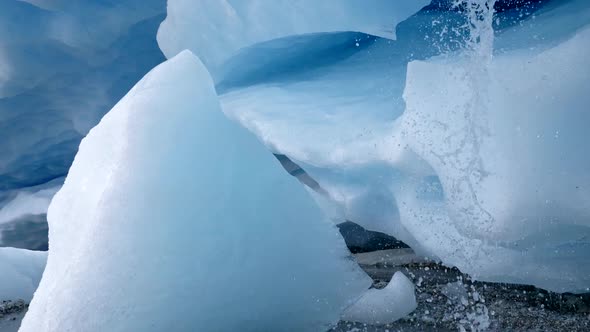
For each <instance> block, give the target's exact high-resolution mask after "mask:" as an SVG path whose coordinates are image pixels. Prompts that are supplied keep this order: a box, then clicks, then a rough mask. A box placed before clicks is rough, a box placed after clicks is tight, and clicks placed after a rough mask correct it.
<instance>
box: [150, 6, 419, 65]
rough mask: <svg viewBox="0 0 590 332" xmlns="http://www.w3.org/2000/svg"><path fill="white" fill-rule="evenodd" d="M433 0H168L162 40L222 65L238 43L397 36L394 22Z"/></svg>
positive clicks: (167, 49) (174, 49)
mask: <svg viewBox="0 0 590 332" xmlns="http://www.w3.org/2000/svg"><path fill="white" fill-rule="evenodd" d="M428 3H429V0H396V1H389V0H377V1H372V2H371V3H370V4H368V3H367V2H366V1H363V0H325V1H316V0H276V1H266V0H250V1H243V0H201V1H199V3H198V4H197V3H195V2H194V1H191V0H169V1H168V8H167V9H168V10H167V17H166V20H165V21H164V22H163V23H162V25H161V26H160V29H159V30H158V44H159V45H160V48H161V49H162V51H163V52H164V54H165V55H166V56H167V57H171V56H174V55H175V54H177V53H178V52H180V51H182V50H184V49H190V50H191V51H193V52H194V53H195V54H197V55H199V57H200V58H201V59H203V62H204V63H205V64H206V65H207V66H208V67H209V68H211V69H215V70H217V69H218V66H219V65H221V64H222V63H223V62H224V61H225V60H227V59H228V58H229V57H230V56H231V55H233V54H234V53H236V51H238V50H239V49H241V48H243V47H247V46H250V45H254V44H257V43H260V42H265V41H268V40H271V39H277V38H281V37H287V36H293V35H301V34H308V33H319V32H339V31H353V32H365V33H370V34H373V35H376V36H383V37H386V38H391V39H395V26H396V25H397V23H399V22H401V21H402V20H404V19H405V18H407V17H408V16H410V15H412V14H414V13H415V12H417V11H418V10H420V8H422V7H424V6H425V5H427V4H428Z"/></svg>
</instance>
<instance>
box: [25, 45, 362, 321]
mask: <svg viewBox="0 0 590 332" xmlns="http://www.w3.org/2000/svg"><path fill="white" fill-rule="evenodd" d="M48 219H49V226H50V229H49V230H50V233H49V239H50V250H49V257H48V262H47V268H46V270H45V272H44V275H43V279H42V281H41V284H40V286H39V288H38V290H37V292H36V293H35V297H34V299H33V301H32V303H31V306H30V309H29V312H28V313H27V315H26V317H25V319H24V321H23V324H22V326H21V329H20V331H21V332H27V331H47V332H51V331H68V330H69V331H88V332H92V331H162V330H167V329H172V330H174V331H195V330H203V331H212V330H216V331H235V330H240V331H260V330H269V331H270V330H272V331H295V330H296V331H318V330H322V329H327V328H329V327H330V325H331V324H334V323H336V322H337V321H338V320H339V318H340V313H341V312H342V311H343V310H344V309H345V308H346V307H348V306H349V305H350V304H352V303H354V302H355V301H356V300H357V299H358V298H359V297H360V296H361V295H362V294H363V293H364V292H365V291H366V290H367V289H368V288H369V286H370V285H371V280H370V278H369V277H368V276H367V275H366V274H365V273H364V272H363V271H362V270H361V269H360V268H359V266H358V265H357V264H356V263H355V262H354V261H353V260H352V259H351V258H350V257H349V255H350V253H349V252H348V250H347V249H346V247H345V245H344V241H343V240H342V238H341V237H340V235H339V234H338V231H337V229H336V227H335V226H334V225H333V224H331V223H330V222H329V221H328V220H327V219H326V218H325V217H324V216H323V214H322V212H321V211H320V209H319V208H318V207H317V206H316V205H315V202H314V201H313V200H312V198H311V197H310V196H309V195H308V194H307V193H306V191H305V190H304V188H303V187H302V186H301V185H300V184H299V183H298V182H297V180H296V179H295V178H293V177H290V176H289V175H288V174H286V173H285V172H284V170H283V169H282V167H281V165H280V163H279V161H278V160H276V159H275V158H274V157H273V156H272V154H271V153H269V152H268V151H267V150H266V149H265V148H264V146H263V145H262V144H260V143H259V142H258V141H257V139H256V138H255V136H254V135H252V134H250V133H248V132H247V131H246V130H245V129H242V128H241V127H240V126H239V125H238V124H234V123H233V122H232V121H230V120H229V119H227V118H226V117H225V116H224V114H223V113H222V112H221V110H220V106H219V103H218V100H217V97H216V95H215V90H214V86H213V82H212V80H211V78H210V77H209V74H208V72H207V70H206V69H205V67H204V66H203V65H202V64H201V63H200V61H199V60H198V58H196V57H195V56H193V55H192V54H191V53H190V52H189V51H185V52H182V53H180V54H178V55H177V56H176V57H174V58H172V59H170V60H168V61H167V62H165V63H163V64H161V65H159V66H158V67H156V68H155V69H153V70H152V71H151V72H149V73H148V74H147V75H146V76H145V77H144V78H143V79H142V80H141V81H139V82H138V83H137V84H136V85H135V86H134V87H133V89H131V91H130V92H129V93H128V94H127V95H126V96H125V97H124V98H123V99H122V100H121V101H120V102H119V103H117V105H116V106H115V107H114V108H113V109H112V110H111V111H110V112H109V113H108V114H107V115H105V117H104V118H103V119H102V120H101V122H100V123H99V124H98V125H97V126H96V127H95V128H93V129H92V130H91V131H90V133H89V134H88V136H86V138H84V140H83V141H82V143H81V145H80V149H79V152H78V154H77V155H76V157H75V160H74V163H73V165H72V168H71V169H70V172H69V174H68V176H67V178H66V180H65V183H64V185H63V187H62V188H61V190H60V191H59V192H58V193H57V195H56V196H55V197H54V199H53V201H52V202H51V205H50V207H49V212H48Z"/></svg>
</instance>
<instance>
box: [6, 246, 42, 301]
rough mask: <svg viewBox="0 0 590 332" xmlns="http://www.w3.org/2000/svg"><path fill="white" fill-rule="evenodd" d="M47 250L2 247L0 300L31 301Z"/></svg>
mask: <svg viewBox="0 0 590 332" xmlns="http://www.w3.org/2000/svg"><path fill="white" fill-rule="evenodd" d="M46 260H47V252H42V251H30V250H24V249H15V248H0V301H2V300H4V301H6V300H24V301H25V302H29V301H30V300H31V299H32V298H33V293H34V292H35V289H37V286H38V285H39V280H41V275H42V274H43V269H44V268H45V262H46Z"/></svg>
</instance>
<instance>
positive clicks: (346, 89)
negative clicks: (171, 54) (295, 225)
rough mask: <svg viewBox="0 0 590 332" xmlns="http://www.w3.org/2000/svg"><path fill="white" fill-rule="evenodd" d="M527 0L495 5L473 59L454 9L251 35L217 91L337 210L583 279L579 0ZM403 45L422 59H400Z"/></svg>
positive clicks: (451, 247) (486, 258) (487, 261)
mask: <svg viewBox="0 0 590 332" xmlns="http://www.w3.org/2000/svg"><path fill="white" fill-rule="evenodd" d="M537 9H538V10H537V11H536V12H532V13H531V12H529V13H527V15H528V16H527V15H524V17H526V19H522V18H521V17H520V14H519V11H511V10H507V11H504V12H502V13H501V14H499V15H497V16H496V17H495V18H494V20H493V23H494V26H495V28H496V29H497V36H496V40H495V44H496V46H495V48H494V50H493V52H494V53H495V58H494V59H492V58H491V55H492V49H491V47H492V45H491V43H489V37H490V34H489V33H488V34H487V37H486V38H488V44H487V45H486V49H487V50H486V51H485V52H483V53H482V54H480V55H481V56H483V57H484V58H485V59H483V60H485V61H479V60H478V61H479V63H480V64H481V66H480V65H477V63H478V62H477V61H476V62H474V61H468V60H466V57H465V55H464V54H463V53H461V52H458V51H459V49H460V46H462V45H463V47H464V45H465V41H466V40H467V41H469V37H470V35H469V29H468V28H466V26H465V16H464V15H463V14H462V13H460V12H444V11H431V12H422V13H420V14H419V15H416V16H414V17H412V18H411V19H408V20H407V21H405V22H403V23H402V24H400V26H398V29H397V30H398V40H396V41H389V40H384V39H381V38H375V37H372V36H369V35H362V34H351V33H349V34H342V33H341V34H323V35H315V36H298V37H288V38H283V39H280V40H273V41H270V42H267V43H262V44H258V45H255V46H253V47H251V48H248V49H247V50H244V51H242V52H241V53H240V54H238V55H236V56H234V57H233V58H232V59H230V60H229V61H228V62H227V63H226V64H225V66H227V68H226V71H225V72H224V76H222V77H221V78H220V79H219V84H218V91H220V93H221V94H222V95H221V100H222V106H223V108H224V111H225V112H226V113H228V114H229V115H230V116H231V117H233V118H235V119H237V120H238V121H240V122H241V123H243V124H244V125H245V126H246V127H247V128H249V129H250V130H252V131H253V132H254V133H256V134H257V135H258V137H259V138H260V139H262V140H263V141H265V143H266V144H267V146H268V147H269V148H270V149H272V150H273V151H275V152H279V153H283V154H286V155H288V156H289V157H290V158H291V159H293V160H295V161H296V162H297V163H298V164H299V165H301V166H302V167H303V168H304V169H305V170H306V171H307V173H308V174H310V175H311V176H312V177H313V178H314V179H315V180H317V181H318V182H319V185H320V186H321V187H322V188H323V189H324V190H326V191H327V192H328V193H329V196H330V198H331V200H332V201H334V202H335V203H336V205H337V206H338V207H340V208H341V209H340V210H338V209H331V210H336V213H335V214H336V217H337V219H338V218H339V220H342V219H343V218H347V219H350V220H354V221H355V222H358V223H360V224H362V225H363V226H365V227H366V228H368V229H372V230H378V231H383V232H386V233H389V234H393V235H395V236H396V237H398V238H400V239H402V240H404V241H405V242H406V243H409V244H410V245H411V246H412V247H413V248H415V249H417V250H419V251H420V252H422V253H424V254H426V255H430V256H433V257H437V258H440V259H442V260H443V262H445V263H447V264H449V265H456V266H459V267H461V268H462V269H463V270H464V271H465V272H469V273H471V274H473V275H474V276H476V277H478V278H481V279H487V280H492V281H510V282H519V283H533V284H535V285H538V286H541V287H545V288H548V289H551V290H556V291H566V290H569V291H585V290H586V289H587V288H588V287H589V286H590V285H589V283H590V280H588V276H589V275H590V273H588V270H586V269H585V267H586V266H589V264H588V259H590V257H589V256H588V254H587V253H588V252H589V251H588V247H589V244H588V238H589V237H588V232H589V225H588V224H587V222H586V221H587V220H588V216H589V215H590V214H589V212H588V209H587V207H588V203H587V202H588V201H589V200H588V199H589V192H588V188H589V187H590V186H589V183H588V182H589V180H588V175H587V174H588V173H587V171H586V170H587V169H589V166H590V164H589V160H588V159H587V157H586V154H585V153H583V150H584V143H583V142H585V141H587V140H588V137H587V134H585V131H584V129H583V126H584V124H585V123H588V114H587V112H585V107H584V106H583V105H585V104H587V102H588V100H587V98H588V97H587V94H585V93H584V92H583V89H584V88H585V87H586V86H588V84H589V82H588V81H589V80H590V74H589V73H588V68H590V66H588V63H587V60H585V58H587V56H588V45H589V43H588V40H587V26H588V23H590V15H589V14H590V7H589V6H588V3H587V2H584V1H577V0H576V1H566V2H560V3H554V2H550V3H547V4H546V5H544V6H542V7H540V8H537ZM490 23H492V22H490V20H488V21H487V23H486V24H487V26H488V27H490V26H491V25H490ZM467 27H469V25H467ZM487 31H488V32H490V31H491V30H489V28H488V30H487ZM318 45H321V46H318ZM437 48H438V49H437ZM314 52H317V53H314ZM343 54H344V56H341V55H343ZM437 54H442V55H443V56H441V57H439V58H436V59H432V60H427V59H428V58H430V57H432V56H433V55H437ZM472 56H477V54H473V55H472ZM255 59H263V60H262V64H261V65H260V66H258V67H257V65H256V64H257V63H260V61H255ZM316 59H324V60H325V61H319V60H316ZM415 59H418V60H427V61H415V62H411V63H410V65H409V68H408V69H406V66H407V63H408V62H409V61H411V60H415ZM480 60H481V59H480ZM474 63H475V65H474ZM246 64H251V65H249V66H246ZM244 67H248V68H249V69H243V68H244ZM285 69H287V70H285ZM404 91H405V92H404ZM402 93H403V95H402ZM402 96H403V97H404V98H402ZM479 108H481V112H479V111H478V112H476V113H475V114H473V112H471V111H470V110H476V109H479ZM466 117H475V118H474V119H473V120H470V121H469V125H467V123H466V121H465V118H466ZM478 117H481V119H477V118H478ZM473 143H475V144H476V145H477V148H476V147H475V145H474V144H473ZM480 156H481V160H479V159H480ZM470 177H471V178H472V179H471V180H469V181H467V182H465V181H463V180H465V179H468V178H470ZM477 178H479V180H478V179H477ZM472 180H474V181H472ZM469 186H472V187H473V188H471V189H470V188H468V187H469ZM338 214H339V215H338ZM514 266H519V267H520V268H518V269H514V268H513V267H514ZM535 271H537V272H535ZM538 271H542V273H539V272H538Z"/></svg>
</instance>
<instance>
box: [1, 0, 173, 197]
mask: <svg viewBox="0 0 590 332" xmlns="http://www.w3.org/2000/svg"><path fill="white" fill-rule="evenodd" d="M38 6H40V7H38ZM165 7H166V2H165V0H122V1H87V0H85V1H62V0H51V1H47V0H36V1H28V2H24V1H16V0H9V1H0V156H1V158H0V196H2V194H3V191H11V190H16V189H21V188H25V187H31V186H37V185H39V184H42V183H45V182H48V181H51V180H53V179H55V178H58V177H63V176H65V174H66V173H67V170H68V168H69V167H70V165H71V163H72V160H73V157H74V155H75V153H76V151H77V148H78V145H79V143H80V140H81V139H82V137H84V135H86V133H87V132H88V130H90V128H92V127H93V126H94V125H96V124H97V123H98V121H99V120H100V118H101V117H102V116H103V115H104V114H105V113H106V112H107V111H108V110H109V109H110V108H112V107H113V105H114V104H115V102H116V101H117V100H119V99H120V98H121V97H122V96H123V95H124V93H125V92H127V91H128V90H129V89H130V88H131V87H132V86H133V84H134V83H135V82H137V80H138V79H139V78H141V77H142V76H143V75H144V74H145V73H146V72H147V71H148V70H149V69H151V68H153V67H154V66H155V65H157V64H158V63H160V62H162V61H163V60H164V56H163V54H162V53H161V52H160V50H159V48H158V46H157V43H156V40H155V34H156V30H157V28H158V26H159V24H160V22H161V21H162V20H163V18H164V14H165Z"/></svg>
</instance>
